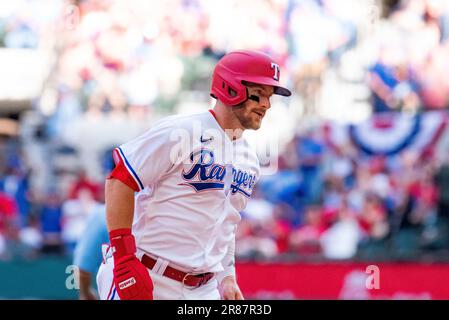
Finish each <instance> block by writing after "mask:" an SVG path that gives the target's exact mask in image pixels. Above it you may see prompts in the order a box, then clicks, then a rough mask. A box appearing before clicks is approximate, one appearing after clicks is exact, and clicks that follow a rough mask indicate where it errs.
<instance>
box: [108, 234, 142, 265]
mask: <svg viewBox="0 0 449 320" xmlns="http://www.w3.org/2000/svg"><path fill="white" fill-rule="evenodd" d="M109 240H110V242H111V247H112V250H113V255H114V258H115V259H119V258H121V257H124V256H127V255H133V256H134V255H135V253H136V241H135V238H134V236H133V235H132V232H131V228H120V229H115V230H111V231H110V232H109Z"/></svg>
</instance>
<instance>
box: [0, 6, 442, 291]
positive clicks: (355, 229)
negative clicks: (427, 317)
mask: <svg viewBox="0 0 449 320" xmlns="http://www.w3.org/2000/svg"><path fill="white" fill-rule="evenodd" d="M242 48H246V49H259V50H262V51H265V52H267V53H269V54H271V55H273V56H274V57H276V58H277V59H278V60H279V61H280V62H281V64H282V66H281V75H282V78H281V80H282V81H283V82H284V83H285V84H287V85H288V86H289V87H291V88H292V89H293V91H294V96H293V97H292V98H291V99H282V98H278V99H274V100H273V103H274V106H273V108H272V109H271V110H270V112H269V114H268V115H267V117H266V119H265V120H264V123H263V126H262V129H261V130H259V131H258V132H257V133H254V132H250V133H249V134H248V139H249V140H250V141H251V143H253V144H254V145H256V146H257V145H264V144H267V143H270V142H271V141H277V142H278V143H279V146H280V154H279V157H278V159H277V160H278V165H279V170H278V172H277V173H276V174H274V175H267V176H264V177H263V178H262V179H261V181H260V183H259V184H258V188H257V192H256V194H255V196H254V197H253V199H252V201H250V203H249V205H248V208H247V209H246V210H245V212H242V217H243V219H242V222H241V224H240V226H239V230H238V240H237V255H238V257H239V263H238V266H237V270H238V274H239V279H240V284H241V286H242V289H243V291H244V294H245V295H246V297H247V298H272V299H314V298H318V299H376V298H384V299H404V298H408V299H414V298H418V299H449V288H448V287H447V285H446V283H445V280H447V275H448V274H449V128H448V126H447V124H448V116H449V113H448V107H449V0H408V1H407V0H402V1H401V0H384V1H380V0H246V1H236V0H230V1H211V0H167V1H144V0H130V1H124V0H123V1H112V0H111V1H106V0H84V1H82V0H79V1H64V0H39V1H37V0H34V1H33V0H17V1H2V2H0V66H1V67H0V70H2V72H1V73H0V283H1V285H0V298H2V299H30V298H31V299H76V298H77V297H78V293H77V292H76V290H68V289H67V288H66V287H65V281H66V278H67V276H68V274H67V273H66V267H67V266H68V265H70V264H72V256H73V249H74V246H75V245H76V243H77V241H78V239H79V237H80V236H81V235H82V233H83V230H84V228H85V224H86V219H87V218H88V217H89V215H90V214H91V213H92V212H93V211H94V210H96V209H97V208H99V207H100V208H101V204H102V202H103V183H104V178H105V176H106V174H107V173H108V171H109V170H110V169H111V168H112V165H113V164H112V158H111V150H112V148H113V147H114V146H116V145H118V144H121V143H123V142H125V141H127V140H129V139H131V138H133V137H135V136H137V135H138V134H139V133H141V132H143V131H144V130H146V129H147V128H149V127H150V126H151V124H152V123H153V122H154V121H156V120H157V119H159V118H161V117H163V116H165V115H168V114H174V113H185V112H194V111H199V110H207V109H208V108H209V107H210V106H211V102H212V101H211V99H210V97H209V94H208V92H209V91H208V90H209V85H210V76H211V72H212V68H213V66H214V64H215V62H216V61H217V60H218V59H219V58H220V57H221V56H222V55H223V54H224V53H225V52H227V51H230V50H233V49H242ZM373 264H374V265H376V266H378V267H379V270H380V288H379V289H375V290H370V289H367V288H366V286H365V281H366V277H367V273H366V272H365V271H366V270H365V268H366V267H367V266H368V265H373Z"/></svg>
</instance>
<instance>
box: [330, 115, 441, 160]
mask: <svg viewBox="0 0 449 320" xmlns="http://www.w3.org/2000/svg"><path fill="white" fill-rule="evenodd" d="M448 118H449V116H448V113H447V112H445V111H441V112H440V111H435V112H425V113H421V114H416V115H408V114H404V113H395V112H391V113H382V114H375V115H373V116H372V117H370V118H369V119H368V120H366V121H364V122H362V123H359V124H357V125H349V126H343V127H342V126H339V125H337V124H327V130H326V136H327V141H328V143H329V144H330V145H332V146H334V147H336V148H338V147H339V146H341V145H342V144H345V143H347V142H348V141H351V142H352V143H353V144H354V145H355V146H356V147H357V148H358V149H359V150H361V151H362V152H364V153H365V154H368V155H384V156H393V155H396V154H398V153H400V152H401V151H404V150H406V149H408V150H414V151H417V152H419V153H421V154H424V153H425V152H427V151H429V150H430V149H432V148H433V147H434V146H435V145H436V144H437V143H438V141H439V138H440V137H441V136H442V134H443V133H444V131H445V130H446V128H447V124H448Z"/></svg>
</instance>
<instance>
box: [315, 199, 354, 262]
mask: <svg viewBox="0 0 449 320" xmlns="http://www.w3.org/2000/svg"><path fill="white" fill-rule="evenodd" d="M360 239H361V234H360V229H359V224H358V223H357V219H356V215H355V213H354V212H352V210H350V209H349V208H348V207H346V206H343V207H342V208H340V210H339V211H338V220H337V221H336V222H335V223H334V224H333V225H332V226H331V227H330V228H329V229H327V230H326V231H324V233H323V234H322V236H321V237H320V243H321V247H322V250H323V254H324V257H326V258H328V259H350V258H352V257H354V256H355V254H356V253H357V247H358V244H359V241H360Z"/></svg>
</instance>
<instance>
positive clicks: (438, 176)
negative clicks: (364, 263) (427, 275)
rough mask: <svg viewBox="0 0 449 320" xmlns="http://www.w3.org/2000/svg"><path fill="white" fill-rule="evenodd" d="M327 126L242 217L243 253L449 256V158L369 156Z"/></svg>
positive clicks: (298, 148) (302, 139)
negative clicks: (334, 137) (336, 140)
mask: <svg viewBox="0 0 449 320" xmlns="http://www.w3.org/2000/svg"><path fill="white" fill-rule="evenodd" d="M324 128H325V126H324V127H322V128H316V130H313V131H311V132H308V133H305V134H302V135H297V136H296V137H295V138H294V139H293V140H292V141H291V142H290V144H289V146H288V148H287V150H285V152H284V153H283V154H282V155H281V157H280V170H279V172H278V173H277V174H276V175H273V176H265V177H262V179H261V181H260V182H259V184H258V191H257V193H256V195H255V197H254V198H253V199H252V200H251V202H250V203H249V205H248V207H247V208H246V210H245V211H244V212H243V216H244V219H243V221H242V223H241V225H240V229H239V235H238V237H239V240H238V241H237V253H238V254H240V255H242V256H248V257H252V256H257V257H268V258H273V257H276V256H279V255H280V254H284V255H285V256H289V255H298V254H299V256H301V257H303V258H304V257H307V258H323V257H324V258H329V259H350V258H357V257H360V258H365V259H366V258H368V259H376V258H380V259H400V258H404V259H407V258H409V259H410V258H411V259H416V258H418V257H423V256H425V253H426V252H432V251H433V252H435V250H437V251H438V250H441V251H439V252H446V254H447V252H448V249H449V210H448V204H449V199H448V194H449V156H447V158H446V159H438V158H437V157H435V156H434V155H431V154H423V153H418V152H415V151H407V150H406V151H403V152H400V153H398V154H397V155H395V156H388V157H386V156H366V155H364V154H363V152H361V151H360V150H359V149H357V148H356V147H355V146H354V145H353V144H347V145H342V146H336V145H334V144H332V143H330V142H329V141H328V140H327V139H326V138H325V134H323V133H324V131H325V129H324Z"/></svg>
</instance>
